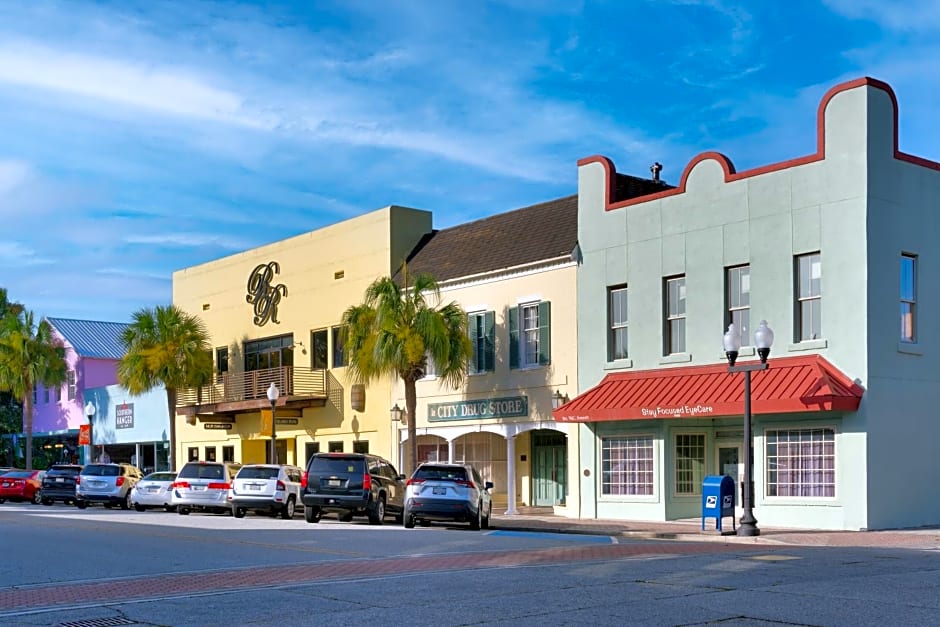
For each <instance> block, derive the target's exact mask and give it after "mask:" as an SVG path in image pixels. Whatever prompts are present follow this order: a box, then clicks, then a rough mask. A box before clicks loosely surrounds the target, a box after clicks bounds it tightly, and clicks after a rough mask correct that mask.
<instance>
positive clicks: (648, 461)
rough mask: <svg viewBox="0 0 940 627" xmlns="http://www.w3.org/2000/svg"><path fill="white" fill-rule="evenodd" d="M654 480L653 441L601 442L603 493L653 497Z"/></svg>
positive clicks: (632, 438)
mask: <svg viewBox="0 0 940 627" xmlns="http://www.w3.org/2000/svg"><path fill="white" fill-rule="evenodd" d="M653 481H654V476H653V438H651V437H649V436H624V437H615V438H602V439H601V494H603V495H604V496H626V495H630V496H652V494H653Z"/></svg>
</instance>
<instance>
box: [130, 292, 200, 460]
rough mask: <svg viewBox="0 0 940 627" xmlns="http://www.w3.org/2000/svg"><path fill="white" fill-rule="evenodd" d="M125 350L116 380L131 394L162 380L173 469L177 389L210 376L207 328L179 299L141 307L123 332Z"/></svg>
mask: <svg viewBox="0 0 940 627" xmlns="http://www.w3.org/2000/svg"><path fill="white" fill-rule="evenodd" d="M121 340H122V341H123V342H124V346H125V349H126V352H125V353H124V357H122V358H121V361H119V362H118V371H117V375H118V382H119V383H120V384H121V385H123V386H124V387H126V388H127V391H128V392H130V393H131V394H143V393H144V392H148V391H150V390H152V389H154V388H155V387H158V386H160V385H162V386H163V387H164V388H165V389H166V400H167V410H168V412H169V416H170V454H169V459H168V460H167V461H168V462H169V466H170V469H171V470H172V469H173V468H174V459H175V457H176V394H177V390H179V389H180V388H188V387H199V386H201V385H205V384H206V383H208V382H209V380H210V379H211V377H212V352H211V346H210V344H209V333H208V331H207V330H206V326H205V324H204V323H203V322H202V320H200V319H199V318H198V317H196V316H194V315H191V314H188V313H186V312H185V311H183V310H182V309H180V308H179V307H177V306H176V305H167V306H165V307H164V306H157V307H154V308H153V309H150V308H143V309H139V310H137V311H136V312H134V315H133V322H131V324H129V325H128V326H127V328H126V329H124V332H123V333H122V334H121Z"/></svg>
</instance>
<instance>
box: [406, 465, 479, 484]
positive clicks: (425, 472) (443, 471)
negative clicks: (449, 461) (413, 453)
mask: <svg viewBox="0 0 940 627" xmlns="http://www.w3.org/2000/svg"><path fill="white" fill-rule="evenodd" d="M415 479H424V480H437V481H466V480H467V471H466V470H464V469H463V468H451V467H448V466H421V467H420V468H418V469H417V470H416V471H415Z"/></svg>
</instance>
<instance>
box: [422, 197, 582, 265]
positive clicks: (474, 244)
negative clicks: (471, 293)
mask: <svg viewBox="0 0 940 627" xmlns="http://www.w3.org/2000/svg"><path fill="white" fill-rule="evenodd" d="M577 243H578V197H577V195H574V196H567V197H565V198H558V199H557V200H550V201H548V202H543V203H539V204H537V205H532V206H531V207H523V208H522V209H516V210H514V211H507V212H506V213H500V214H497V215H494V216H490V217H488V218H483V219H481V220H476V221H474V222H468V223H466V224H460V225H458V226H454V227H451V228H449V229H442V230H440V231H435V232H433V233H429V234H428V235H426V236H425V237H424V238H423V239H422V240H421V241H420V242H419V243H418V245H417V246H416V247H415V249H414V250H413V251H412V253H411V255H410V256H409V258H408V272H409V273H410V274H418V273H422V272H427V273H429V274H431V275H432V276H433V277H434V278H435V279H437V280H438V281H448V280H451V279H455V278H459V277H464V276H470V275H474V274H480V273H482V272H492V271H495V270H500V269H503V268H511V267H514V266H519V265H523V264H528V263H533V262H538V261H543V260H547V259H554V258H557V257H561V256H564V255H570V254H571V252H572V251H573V250H574V248H575V245H576V244H577Z"/></svg>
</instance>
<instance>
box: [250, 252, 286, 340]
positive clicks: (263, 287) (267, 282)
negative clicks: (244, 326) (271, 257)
mask: <svg viewBox="0 0 940 627" xmlns="http://www.w3.org/2000/svg"><path fill="white" fill-rule="evenodd" d="M280 272H281V266H280V265H279V264H278V263H277V262H276V261H272V262H270V263H262V264H260V265H258V267H257V268H255V269H254V270H252V272H251V274H250V275H249V276H248V295H247V296H246V297H245V300H247V301H248V302H249V303H250V304H252V305H254V307H255V318H254V322H255V324H256V325H258V326H259V327H263V326H264V325H265V324H266V323H267V322H268V320H271V321H272V322H274V324H280V321H278V319H277V305H278V303H280V302H281V297H282V296H287V286H286V285H284V284H283V283H281V284H279V285H271V283H272V282H273V281H274V275H276V274H280Z"/></svg>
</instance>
